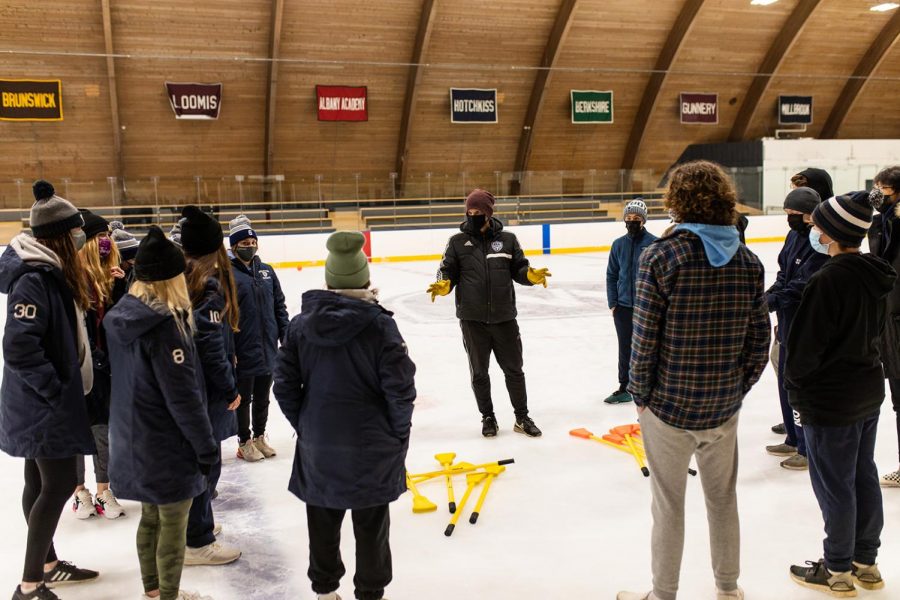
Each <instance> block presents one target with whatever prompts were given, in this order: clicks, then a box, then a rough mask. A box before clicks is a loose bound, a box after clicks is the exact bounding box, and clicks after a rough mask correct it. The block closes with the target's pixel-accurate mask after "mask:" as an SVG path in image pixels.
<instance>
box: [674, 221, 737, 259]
mask: <svg viewBox="0 0 900 600" xmlns="http://www.w3.org/2000/svg"><path fill="white" fill-rule="evenodd" d="M675 230H676V231H680V230H684V231H690V232H691V233H693V234H694V235H696V236H697V237H699V238H700V240H701V241H702V242H703V249H704V250H705V251H706V260H708V261H709V264H711V265H712V266H713V267H716V268H718V267H724V266H725V265H727V264H728V263H730V262H731V259H732V258H734V255H735V254H737V251H738V248H740V247H741V238H740V234H739V233H738V230H737V227H735V226H734V225H706V224H703V223H681V224H679V225H677V226H676V227H675Z"/></svg>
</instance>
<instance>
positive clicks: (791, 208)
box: [766, 187, 828, 471]
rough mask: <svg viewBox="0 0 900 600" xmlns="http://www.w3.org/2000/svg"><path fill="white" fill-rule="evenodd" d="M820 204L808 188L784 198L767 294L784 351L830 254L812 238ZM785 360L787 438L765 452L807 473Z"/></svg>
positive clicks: (783, 402)
mask: <svg viewBox="0 0 900 600" xmlns="http://www.w3.org/2000/svg"><path fill="white" fill-rule="evenodd" d="M821 201H822V198H821V197H820V196H819V193H818V192H816V191H815V190H814V189H812V188H809V187H798V188H796V189H793V190H791V191H790V192H789V193H788V195H787V196H786V197H785V199H784V212H785V213H786V214H787V224H788V227H790V231H789V232H788V234H787V237H786V238H785V240H784V246H783V247H782V249H781V252H780V253H779V254H778V275H777V276H776V278H775V283H774V284H772V287H770V288H769V289H768V291H767V292H766V303H767V304H768V306H769V312H774V313H776V315H777V316H778V325H777V326H776V327H775V339H776V343H777V344H778V346H779V348H783V347H784V344H785V342H786V341H787V337H788V334H789V333H790V330H791V323H792V321H793V319H794V316H795V315H796V312H797V307H798V306H799V305H800V298H801V297H802V296H803V290H804V288H805V287H806V283H807V282H808V281H809V278H810V277H812V275H813V274H814V273H816V272H817V271H818V270H819V269H820V268H822V265H824V264H825V262H826V261H827V260H828V256H827V254H822V253H821V252H817V248H815V247H814V246H813V243H812V241H811V238H810V227H811V223H812V213H813V211H814V210H815V209H816V207H817V206H819V204H820V203H821ZM784 359H785V353H784V352H781V351H779V352H778V363H777V366H778V368H777V369H776V371H777V373H778V397H779V400H780V404H781V416H782V422H783V427H784V430H785V431H784V433H785V439H784V442H782V443H780V444H775V445H771V446H766V452H767V453H768V454H770V455H772V456H777V457H780V458H782V459H783V460H782V461H781V466H782V467H784V468H785V469H789V470H793V471H804V470H806V469H807V468H808V467H809V463H808V462H807V459H806V443H805V440H804V439H803V429H802V428H801V426H800V422H799V418H798V415H797V414H796V413H795V412H794V410H793V409H792V408H791V405H790V403H789V402H788V396H787V391H786V390H785V389H784Z"/></svg>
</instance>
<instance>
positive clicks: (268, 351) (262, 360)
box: [231, 256, 290, 378]
mask: <svg viewBox="0 0 900 600" xmlns="http://www.w3.org/2000/svg"><path fill="white" fill-rule="evenodd" d="M231 264H232V265H233V266H234V269H233V271H234V283H235V286H236V287H237V295H238V303H239V307H240V310H241V319H240V331H239V332H238V333H236V334H235V336H234V341H235V351H236V353H237V359H238V363H237V375H238V377H239V378H244V377H256V376H258V375H270V374H271V373H272V371H273V369H274V368H275V354H276V353H277V352H278V341H279V340H281V339H282V338H283V337H284V333H285V331H287V327H288V323H289V322H290V319H288V312H287V307H286V306H285V305H284V293H283V292H282V291H281V283H280V282H279V281H278V276H277V275H275V269H273V268H272V267H270V266H269V265H267V264H266V263H264V262H262V261H261V260H260V259H259V257H258V256H254V257H253V260H252V261H251V262H250V266H249V267H248V266H247V265H245V264H244V263H242V262H241V261H240V260H239V259H238V258H233V259H232V260H231Z"/></svg>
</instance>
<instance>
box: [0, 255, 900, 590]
mask: <svg viewBox="0 0 900 600" xmlns="http://www.w3.org/2000/svg"><path fill="white" fill-rule="evenodd" d="M752 249H753V250H754V251H755V252H757V253H758V254H759V256H760V257H761V258H762V259H763V261H764V263H765V264H766V267H767V281H768V282H769V283H771V281H772V280H774V277H775V273H776V270H777V263H776V258H777V254H778V250H779V249H780V244H773V243H768V244H759V245H755V246H752ZM261 255H262V256H263V258H265V244H262V248H261ZM298 258H300V257H298ZM531 260H532V264H533V265H535V266H547V267H549V268H550V270H551V272H552V273H553V277H552V279H551V283H550V287H549V288H548V289H543V288H530V289H526V288H522V287H518V288H517V293H518V304H519V313H520V314H519V323H520V327H521V330H522V339H523V343H524V348H525V374H526V379H527V384H528V395H529V404H530V408H531V413H532V416H533V418H534V419H535V422H536V423H537V424H538V425H539V426H540V427H541V428H542V429H543V431H544V436H543V438H541V439H527V438H525V437H524V436H522V435H519V434H515V433H513V431H512V425H513V415H512V409H511V407H510V404H509V400H508V396H507V394H506V390H505V387H504V384H503V376H502V373H501V372H500V370H499V368H498V367H497V366H496V364H494V365H493V366H492V378H493V384H494V390H495V394H494V404H495V408H496V412H497V417H498V420H499V423H500V426H501V432H500V435H499V436H498V437H497V438H495V439H490V440H486V439H483V438H482V437H481V424H480V417H479V414H478V411H477V409H476V406H475V400H474V398H473V395H472V391H471V388H470V387H469V381H468V377H469V372H468V367H467V362H466V357H465V354H464V351H463V346H462V338H461V334H460V330H459V325H458V321H457V320H456V319H455V316H454V308H453V300H452V297H447V298H439V299H438V300H437V302H436V303H434V304H432V303H431V302H430V300H429V297H428V296H427V295H426V294H425V293H424V290H425V288H426V286H427V285H428V284H429V283H430V282H431V281H432V280H433V278H434V272H435V269H436V264H435V263H430V262H420V263H394V264H375V265H372V281H373V284H374V285H375V286H376V287H378V288H379V289H380V290H381V300H382V304H383V305H384V306H386V307H387V308H388V309H389V310H392V311H394V312H395V314H396V319H397V322H398V324H399V327H400V331H401V332H402V333H403V335H404V337H405V338H406V340H407V342H408V345H409V351H410V355H411V356H412V358H413V360H414V361H415V363H416V365H417V366H418V373H417V376H416V387H417V389H418V393H419V397H418V400H417V403H416V410H415V414H414V417H413V434H412V442H411V445H410V451H409V457H408V460H407V467H408V468H409V469H410V471H412V472H420V471H425V470H432V469H436V468H438V466H437V463H436V461H435V460H434V458H433V455H434V454H435V453H438V452H455V453H457V456H458V459H457V460H466V461H468V462H472V463H479V462H487V461H493V460H497V459H503V458H510V457H512V458H515V460H516V463H515V464H514V465H512V466H511V467H509V468H508V470H507V472H506V473H504V474H503V475H502V476H501V477H500V478H499V479H498V480H497V481H496V483H495V484H494V485H493V487H492V488H491V492H490V495H489V497H488V500H487V503H486V505H485V507H484V509H483V511H482V515H481V518H480V520H479V522H478V524H477V525H474V526H473V525H469V524H468V522H466V521H467V518H468V512H469V510H471V507H472V506H473V505H474V502H471V503H470V505H469V510H467V511H466V513H465V514H464V518H463V519H462V520H461V522H460V525H458V526H457V529H456V532H455V533H454V535H453V537H452V538H449V539H448V538H446V537H444V535H443V531H444V527H445V526H446V524H447V522H448V520H449V517H450V515H449V514H448V513H447V509H446V492H445V488H444V486H443V484H442V483H441V481H440V480H435V481H433V482H432V483H428V484H425V485H423V486H422V488H421V491H422V492H423V493H424V494H425V495H427V496H428V497H429V498H430V499H431V500H432V501H434V502H435V503H437V504H438V505H439V507H440V509H439V511H438V512H435V513H429V514H424V515H414V514H412V511H411V500H410V496H409V494H406V495H404V496H403V497H401V498H400V499H399V500H398V501H397V502H396V503H394V504H393V506H392V509H391V513H392V515H391V517H392V521H393V523H392V531H391V545H392V549H393V559H394V583H392V584H391V585H390V587H389V588H388V590H387V596H388V597H389V598H391V599H393V600H414V599H415V600H461V599H491V600H506V599H517V600H518V599H529V600H530V599H539V598H540V599H554V600H561V599H565V598H596V599H598V600H611V599H614V598H615V594H616V592H617V591H618V590H622V589H631V590H635V591H643V590H648V589H650V568H649V564H650V546H649V539H650V524H651V523H650V489H649V484H648V480H645V479H644V478H643V477H642V476H641V474H640V472H639V471H638V469H637V467H636V465H635V463H634V462H633V461H632V459H631V458H630V457H628V456H627V455H625V454H622V453H619V452H617V451H615V450H613V449H609V448H606V447H604V446H602V445H600V444H597V443H593V442H589V441H586V440H582V439H577V438H574V437H571V436H569V435H568V432H569V430H570V429H573V428H578V427H587V428H589V429H591V430H593V431H595V432H605V431H606V430H608V429H609V428H610V427H612V426H615V425H620V424H624V423H630V422H634V421H635V411H634V407H633V406H632V405H630V404H629V405H624V406H623V405H620V406H607V405H605V404H603V402H602V400H603V398H604V397H606V396H607V395H608V394H609V393H610V392H612V391H613V390H614V389H615V388H616V387H617V376H616V352H617V350H616V347H617V346H616V335H615V329H614V327H613V320H612V317H611V314H610V311H609V310H608V309H607V308H606V293H605V274H606V262H607V255H606V254H584V255H552V256H536V257H532V258H531ZM279 277H280V278H281V281H282V286H283V287H284V290H285V293H286V295H287V298H288V309H289V311H290V313H291V315H294V314H296V313H298V312H299V310H300V296H301V293H302V292H303V291H305V290H308V289H312V288H320V287H322V284H323V271H322V269H319V268H310V269H305V270H303V271H299V272H298V271H294V270H284V271H279ZM3 298H4V299H3V302H5V296H4V297H3ZM697 326H698V327H702V326H703V323H698V324H697ZM780 418H781V413H780V410H779V407H778V394H777V390H776V385H775V374H774V372H773V371H772V369H771V367H768V368H767V369H766V371H765V373H764V374H763V377H762V380H761V381H760V383H759V384H758V385H757V386H756V387H755V388H754V389H753V390H752V391H751V393H750V394H749V396H748V397H747V399H746V403H745V407H744V410H743V411H742V413H741V417H740V419H741V420H740V433H739V444H740V453H741V459H740V477H739V482H738V488H739V489H738V499H739V503H740V510H741V525H742V544H741V547H742V567H743V572H742V576H741V579H740V585H741V586H742V587H743V588H744V590H745V591H746V593H747V598H748V599H752V600H804V599H810V600H812V599H816V598H822V597H824V596H822V595H820V594H817V593H816V592H812V591H809V590H805V589H803V588H800V587H798V586H797V585H795V584H794V583H792V582H791V581H790V579H789V577H788V567H789V565H790V564H791V563H799V564H802V563H803V561H804V560H815V559H817V558H818V557H819V556H820V555H821V553H822V547H821V540H822V537H823V531H822V519H821V515H820V512H819V509H818V506H817V504H816V500H815V497H814V496H813V493H812V490H811V488H810V483H809V475H808V474H807V473H805V472H792V471H786V470H784V469H782V468H780V467H779V466H778V462H779V460H780V459H777V458H775V457H772V456H768V455H767V454H766V453H765V449H764V446H766V445H767V444H776V443H779V442H780V441H781V439H780V438H779V437H778V436H776V435H774V434H772V433H771V432H770V431H769V428H770V426H771V425H773V424H774V423H776V422H778V421H779V420H780ZM893 418H894V415H893V412H892V411H891V408H890V401H887V402H886V403H885V404H884V406H883V410H882V424H881V428H880V431H879V440H878V446H877V453H876V459H877V461H878V465H879V470H880V471H881V472H885V471H888V470H893V469H895V468H896V467H897V440H896V430H895V427H894V420H893ZM269 434H270V438H271V443H272V445H273V446H274V447H275V448H276V449H277V450H278V451H279V453H280V454H279V456H278V457H277V458H274V459H271V460H266V461H264V462H262V463H259V464H245V463H243V462H241V461H238V460H237V459H235V457H234V453H235V450H236V442H235V441H234V440H229V441H227V442H225V444H224V446H223V448H224V450H223V451H224V455H225V457H226V458H225V466H224V471H223V476H222V483H221V485H220V487H219V498H218V500H217V501H216V502H215V510H216V515H217V520H218V521H219V522H220V523H221V524H222V525H223V527H224V532H223V534H222V536H221V541H223V542H226V543H230V544H238V545H239V546H240V547H241V548H242V550H243V552H244V555H243V558H241V560H239V561H238V562H237V563H235V564H233V565H229V566H225V567H187V568H186V569H185V571H184V577H183V579H182V587H184V588H185V589H189V590H195V591H200V592H202V593H204V594H208V595H210V596H212V597H213V598H215V599H216V600H237V599H250V598H254V599H260V600H262V599H266V600H306V599H311V598H315V594H313V593H312V591H311V590H310V585H309V581H308V579H307V577H306V569H307V535H306V516H305V510H304V507H303V505H302V503H301V502H300V501H299V500H297V499H296V498H295V497H294V496H292V495H291V494H290V493H289V492H288V491H287V483H288V478H289V475H290V471H291V462H292V457H293V446H294V444H293V438H292V431H291V430H290V428H289V426H288V424H287V421H286V420H285V419H284V417H283V416H282V415H281V412H280V410H279V409H278V407H277V405H275V404H274V400H273V406H272V410H271V416H270V427H269ZM166 451H167V450H166V448H159V452H163V453H165V452H166ZM87 464H88V474H87V477H88V481H89V483H88V485H89V487H91V488H92V489H94V487H93V482H92V477H93V475H92V467H91V466H90V465H91V463H90V461H87ZM0 489H2V490H4V492H5V494H6V496H5V497H6V501H7V505H6V506H7V508H6V509H5V510H4V511H3V512H2V517H0V523H2V529H0V530H2V532H3V535H2V540H0V582H2V584H0V594H3V595H11V594H12V591H13V589H14V588H15V585H16V583H17V582H18V581H19V578H20V576H21V570H22V558H23V555H24V542H25V525H24V520H23V518H22V514H21V508H20V501H19V498H20V494H21V489H22V461H21V460H20V459H11V458H9V457H7V456H5V455H2V456H0ZM462 492H463V482H462V478H458V479H457V498H459V497H460V496H461V495H462ZM884 499H885V502H884V504H885V529H884V536H883V540H882V549H881V552H882V554H881V557H880V563H881V568H882V572H883V575H884V578H885V580H886V581H887V588H886V590H884V591H882V592H879V593H877V594H873V593H867V592H865V591H861V592H860V596H861V597H865V596H867V595H872V597H873V598H875V597H879V598H883V599H885V600H887V599H888V598H895V599H896V598H900V591H898V590H900V489H889V490H885V491H884ZM123 505H124V506H125V509H126V510H127V512H128V514H127V517H125V518H122V519H119V520H117V521H107V520H105V519H103V518H93V519H91V520H89V521H78V520H77V519H76V518H75V517H74V515H73V513H72V512H71V511H70V510H68V509H67V510H66V511H65V513H64V515H63V518H62V520H61V522H60V527H59V530H58V531H57V535H56V545H57V549H58V552H59V554H60V556H61V557H62V558H63V559H65V560H70V561H73V562H75V563H76V564H78V565H80V566H83V567H88V568H92V569H98V570H100V571H101V578H100V580H99V581H98V582H97V583H94V584H85V585H82V586H75V587H69V588H62V589H59V590H58V591H59V593H60V596H61V597H62V598H64V599H66V600H87V599H91V600H97V599H110V600H112V599H116V600H118V599H121V598H128V599H135V600H137V599H138V598H140V596H141V591H142V590H141V580H140V574H139V571H138V562H137V555H136V551H135V544H134V534H135V530H136V527H137V524H138V520H139V518H140V507H139V505H137V504H135V503H132V502H123ZM686 527H687V536H686V537H687V539H686V543H685V555H684V562H683V566H682V579H681V590H680V595H679V597H680V598H684V599H687V600H705V599H713V598H715V587H714V584H713V578H712V572H711V568H710V566H709V545H708V541H707V525H706V517H705V509H704V505H703V497H702V492H701V487H700V480H699V478H691V479H690V481H689V482H688V508H687V525H686ZM343 535H344V539H343V543H342V548H343V553H344V562H345V564H346V567H347V572H348V574H347V575H346V576H345V577H344V580H343V582H342V587H341V590H340V593H341V595H342V596H343V597H344V599H345V600H348V599H350V598H353V582H352V575H353V571H354V565H355V560H354V550H353V536H352V527H351V525H350V520H349V518H347V519H346V520H345V525H344V530H343Z"/></svg>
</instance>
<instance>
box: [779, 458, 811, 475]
mask: <svg viewBox="0 0 900 600" xmlns="http://www.w3.org/2000/svg"><path fill="white" fill-rule="evenodd" d="M781 466H782V467H783V468H785V469H787V470H789V471H806V470H808V469H809V460H807V458H806V457H805V456H803V455H802V454H795V455H793V456H792V457H790V458H787V459H785V460H783V461H781Z"/></svg>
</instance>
